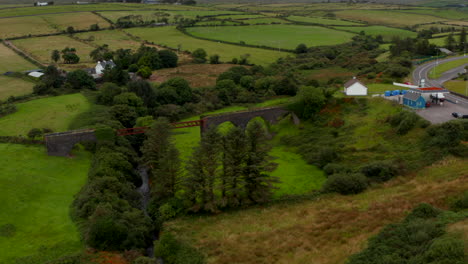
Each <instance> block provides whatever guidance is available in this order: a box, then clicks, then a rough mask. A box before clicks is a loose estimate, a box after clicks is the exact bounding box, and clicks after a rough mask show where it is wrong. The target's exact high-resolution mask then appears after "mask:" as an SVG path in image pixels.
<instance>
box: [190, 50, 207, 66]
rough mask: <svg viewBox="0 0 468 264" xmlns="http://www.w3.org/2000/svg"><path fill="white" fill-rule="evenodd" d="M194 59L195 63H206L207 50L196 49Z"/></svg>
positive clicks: (193, 54)
mask: <svg viewBox="0 0 468 264" xmlns="http://www.w3.org/2000/svg"><path fill="white" fill-rule="evenodd" d="M192 56H193V61H194V62H195V63H205V62H206V56H207V55H206V51H205V50H204V49H196V50H195V51H194V52H193V53H192Z"/></svg>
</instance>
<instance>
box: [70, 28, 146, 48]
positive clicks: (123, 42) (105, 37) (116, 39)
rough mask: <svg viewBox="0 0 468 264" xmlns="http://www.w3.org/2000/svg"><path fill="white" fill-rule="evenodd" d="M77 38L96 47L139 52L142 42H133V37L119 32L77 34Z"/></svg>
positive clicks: (106, 31)
mask: <svg viewBox="0 0 468 264" xmlns="http://www.w3.org/2000/svg"><path fill="white" fill-rule="evenodd" d="M75 36H76V37H78V38H80V39H83V40H91V39H93V40H91V41H88V42H89V43H90V44H94V45H104V44H107V45H109V47H110V49H112V50H118V49H133V50H137V49H138V48H139V47H140V45H141V42H138V41H135V40H133V39H132V38H131V37H129V36H127V35H126V34H125V33H124V32H122V31H119V30H104V31H96V32H86V33H79V34H75Z"/></svg>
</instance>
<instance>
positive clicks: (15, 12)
mask: <svg viewBox="0 0 468 264" xmlns="http://www.w3.org/2000/svg"><path fill="white" fill-rule="evenodd" d="M161 7H162V6H161ZM139 8H141V5H138V4H121V3H108V4H93V5H51V6H41V7H39V8H38V7H32V6H30V7H25V8H11V9H1V10H0V17H12V16H32V15H41V14H51V13H71V12H89V11H96V10H102V11H104V10H129V9H139Z"/></svg>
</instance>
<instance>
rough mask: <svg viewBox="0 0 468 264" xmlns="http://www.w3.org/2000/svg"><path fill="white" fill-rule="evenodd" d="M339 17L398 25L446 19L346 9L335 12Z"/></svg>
mask: <svg viewBox="0 0 468 264" xmlns="http://www.w3.org/2000/svg"><path fill="white" fill-rule="evenodd" d="M335 14H336V16H337V17H339V18H344V19H350V20H355V21H363V22H367V23H369V24H374V25H389V26H396V27H404V26H412V25H417V24H425V23H434V22H438V21H444V20H446V19H443V18H438V17H435V16H431V15H424V14H407V13H400V12H395V11H388V10H387V11H385V10H346V11H337V12H335Z"/></svg>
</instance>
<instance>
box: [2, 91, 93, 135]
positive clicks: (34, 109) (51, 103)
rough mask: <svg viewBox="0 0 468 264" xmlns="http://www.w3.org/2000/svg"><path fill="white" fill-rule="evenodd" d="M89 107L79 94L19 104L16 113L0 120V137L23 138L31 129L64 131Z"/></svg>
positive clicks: (88, 103)
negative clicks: (20, 136)
mask: <svg viewBox="0 0 468 264" xmlns="http://www.w3.org/2000/svg"><path fill="white" fill-rule="evenodd" d="M90 107H91V103H90V102H89V101H88V100H87V99H86V97H84V96H83V95H82V94H79V93H77V94H69V95H62V96H56V97H49V98H43V99H37V100H33V101H29V102H26V103H19V104H17V108H18V111H17V112H16V113H13V114H10V115H7V116H4V117H2V118H0V135H2V136H18V135H23V136H24V135H26V134H27V133H28V131H29V130H31V129H32V128H50V129H52V130H53V131H56V132H61V131H66V130H67V129H68V127H69V125H70V124H71V122H72V121H73V118H74V117H76V116H77V115H79V114H80V113H83V112H85V111H87V110H88V109H89V108H90Z"/></svg>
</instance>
